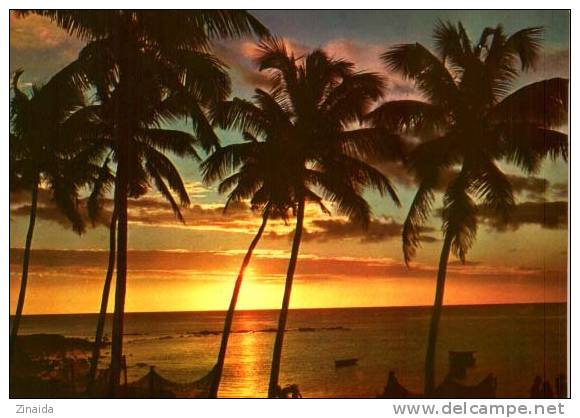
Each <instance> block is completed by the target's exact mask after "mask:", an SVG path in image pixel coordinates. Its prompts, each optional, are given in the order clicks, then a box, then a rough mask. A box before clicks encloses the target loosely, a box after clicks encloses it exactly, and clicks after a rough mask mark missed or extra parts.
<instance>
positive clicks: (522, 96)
mask: <svg viewBox="0 0 580 418" xmlns="http://www.w3.org/2000/svg"><path fill="white" fill-rule="evenodd" d="M542 32H543V30H542V28H539V27H532V28H525V29H522V30H520V31H517V32H515V33H513V34H512V35H509V36H508V35H506V34H505V32H504V30H503V28H502V26H501V25H498V26H496V27H495V28H486V29H485V30H484V31H483V33H482V35H481V37H480V38H479V40H478V42H477V43H472V42H471V40H470V39H469V37H468V35H467V32H466V30H465V28H464V27H463V25H462V24H461V23H457V24H456V25H454V24H451V23H449V22H445V23H444V22H438V23H437V25H436V26H435V30H434V36H433V38H434V41H435V49H436V52H435V53H432V52H430V51H429V50H428V49H427V48H426V47H424V46H423V45H421V44H419V43H415V44H403V45H397V46H394V47H392V48H391V49H389V50H388V51H387V52H386V53H384V54H383V55H382V56H381V58H382V60H383V61H384V63H385V64H386V66H387V68H388V69H389V70H391V71H394V72H398V73H399V74H401V75H402V76H403V77H405V78H408V79H410V80H413V81H414V82H415V85H416V87H417V88H418V89H419V91H420V92H421V93H422V94H423V96H424V97H425V98H426V99H427V100H426V101H414V100H400V101H391V102H387V103H384V104H383V105H381V106H380V107H379V108H377V109H376V110H375V111H374V112H372V113H371V114H370V115H369V119H370V120H372V121H374V123H375V125H376V126H381V127H382V128H384V129H390V130H394V131H398V132H407V133H412V134H414V135H419V136H421V137H422V138H423V139H424V142H423V143H421V144H420V145H419V146H417V148H416V149H415V150H414V151H413V153H412V155H411V156H410V157H409V164H410V167H411V168H412V169H413V171H414V172H415V175H416V177H417V180H418V183H419V186H418V190H417V193H416V195H415V198H414V199H413V201H412V203H411V207H410V209H409V213H408V215H407V218H406V220H405V223H404V228H403V253H404V257H405V262H406V263H407V264H408V263H409V261H410V260H411V258H412V257H413V256H414V255H415V252H416V249H417V247H418V246H419V245H420V240H421V236H420V230H421V226H422V225H423V224H424V223H425V222H426V221H427V219H428V217H429V214H430V213H431V208H432V205H433V202H434V199H435V194H434V192H435V187H436V185H438V184H440V180H441V174H442V172H444V171H446V170H450V169H453V168H454V167H456V166H459V167H460V168H459V170H458V171H457V172H456V173H455V175H454V178H453V179H452V180H451V181H450V182H449V184H448V186H447V189H446V190H445V193H444V197H443V210H442V212H441V216H442V219H443V232H444V240H443V246H442V249H441V256H440V260H439V270H438V273H437V285H436V291H435V302H434V306H433V313H432V317H431V323H430V328H429V335H428V342H427V352H426V358H425V393H426V394H430V393H432V391H433V389H434V385H435V348H436V341H437V332H438V327H439V320H440V317H441V307H442V305H443V294H444V289H445V277H446V269H447V263H448V260H449V254H450V253H451V252H453V253H454V254H455V255H456V256H458V257H459V258H460V259H461V260H462V261H465V257H466V254H467V251H468V250H469V249H470V247H471V246H472V244H473V243H474V241H475V237H476V231H477V223H478V222H477V209H478V205H484V206H486V207H489V209H490V210H492V211H493V212H494V213H495V214H496V215H497V216H498V217H499V219H503V220H507V218H508V217H509V214H510V211H511V210H512V208H513V206H514V196H513V190H512V187H511V185H510V182H509V179H508V178H507V177H506V175H505V174H504V173H503V172H502V170H501V169H500V167H499V166H498V165H497V162H498V161H504V162H507V163H511V164H514V165H516V166H518V167H520V168H521V169H522V170H524V171H525V172H527V173H533V172H535V171H536V170H537V169H538V168H539V166H540V164H541V161H542V159H543V158H544V157H546V156H551V157H552V158H557V157H558V156H561V157H563V158H564V159H566V158H567V141H568V137H567V135H565V134H563V133H561V132H558V131H556V130H553V129H552V128H553V127H556V126H559V125H561V124H562V123H565V122H566V119H567V106H568V105H567V103H568V82H567V80H564V79H560V78H555V79H550V80H544V81H540V82H537V83H533V84H530V85H527V86H524V87H522V88H520V89H518V90H516V91H513V92H512V86H513V84H514V82H515V80H516V79H517V77H518V76H519V75H520V74H521V73H522V72H524V71H527V70H529V69H530V68H533V66H534V64H535V63H536V61H537V59H538V55H539V52H540V48H541V36H542Z"/></svg>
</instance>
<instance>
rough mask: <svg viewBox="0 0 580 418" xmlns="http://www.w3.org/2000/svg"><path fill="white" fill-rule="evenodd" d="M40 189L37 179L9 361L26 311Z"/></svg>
mask: <svg viewBox="0 0 580 418" xmlns="http://www.w3.org/2000/svg"><path fill="white" fill-rule="evenodd" d="M38 187H39V180H38V179H36V181H35V183H34V186H33V188H32V198H31V202H30V220H29V222H28V232H27V234H26V244H25V246H24V255H23V257H22V279H21V281H20V293H19V295H18V304H17V305H16V313H15V315H14V320H13V322H12V332H11V333H10V348H9V353H8V354H9V361H12V360H13V354H14V347H15V345H16V337H17V336H18V329H19V328H20V319H21V318H22V310H23V309H24V299H25V298H26V286H27V284H28V265H29V264H30V249H31V247H32V236H33V234H34V224H35V223H36V208H37V206H38Z"/></svg>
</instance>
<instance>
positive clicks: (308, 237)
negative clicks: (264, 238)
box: [269, 217, 437, 243]
mask: <svg viewBox="0 0 580 418" xmlns="http://www.w3.org/2000/svg"><path fill="white" fill-rule="evenodd" d="M434 231H435V229H434V228H431V227H423V228H422V232H424V233H430V232H434ZM402 232H403V225H402V224H400V223H399V222H397V221H395V220H394V219H392V218H388V217H380V218H375V219H373V220H371V222H370V224H369V226H368V228H367V229H364V228H363V227H362V226H361V225H359V224H356V223H354V222H350V221H348V220H343V219H314V220H312V221H310V222H309V223H308V227H307V228H305V229H304V232H303V234H302V239H303V240H304V241H319V242H326V241H332V240H342V239H358V240H359V241H360V242H362V243H376V242H383V241H388V240H391V239H400V238H401V233H402ZM292 236H293V232H291V233H289V234H284V235H279V234H277V233H275V232H271V233H270V234H269V237H270V238H281V237H288V238H292ZM422 238H423V241H424V242H434V241H437V239H436V238H434V237H432V236H429V235H424V236H423V237H422Z"/></svg>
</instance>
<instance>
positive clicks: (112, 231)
mask: <svg viewBox="0 0 580 418" xmlns="http://www.w3.org/2000/svg"><path fill="white" fill-rule="evenodd" d="M113 204H114V203H113ZM116 230H117V210H116V208H114V209H113V213H112V215H111V225H110V226H109V263H108V265H107V274H106V276H105V284H104V285H103V295H102V297H101V310H100V311H99V319H98V320H97V331H96V333H95V345H94V347H93V356H92V357H91V368H90V370H89V378H88V384H87V393H88V394H91V393H92V391H93V387H94V384H95V377H96V375H97V366H98V364H99V356H100V354H101V344H102V342H103V332H104V330H105V321H106V318H107V306H108V305H109V294H110V293H111V282H112V281H113V271H114V270H115V248H116V243H115V240H116V239H117V236H116Z"/></svg>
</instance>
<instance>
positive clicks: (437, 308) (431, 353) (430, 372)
mask: <svg viewBox="0 0 580 418" xmlns="http://www.w3.org/2000/svg"><path fill="white" fill-rule="evenodd" d="M451 240H452V237H451V235H450V234H449V233H446V234H445V241H444V242H443V248H442V249H441V257H440V259H439V271H438V272H437V288H436V290H435V302H434V304H433V313H432V315H431V325H430V327H429V339H428V341H427V354H426V356H425V394H426V395H428V394H430V393H433V390H434V389H435V352H436V344H437V332H438V331H439V320H440V319H441V308H442V307H443V294H444V292H445V276H446V275H447V262H448V261H449V252H450V250H451Z"/></svg>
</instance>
